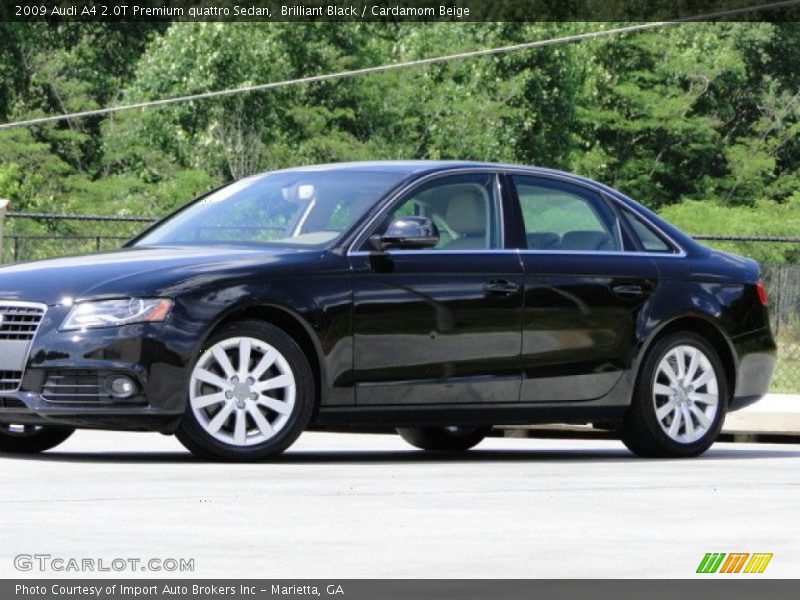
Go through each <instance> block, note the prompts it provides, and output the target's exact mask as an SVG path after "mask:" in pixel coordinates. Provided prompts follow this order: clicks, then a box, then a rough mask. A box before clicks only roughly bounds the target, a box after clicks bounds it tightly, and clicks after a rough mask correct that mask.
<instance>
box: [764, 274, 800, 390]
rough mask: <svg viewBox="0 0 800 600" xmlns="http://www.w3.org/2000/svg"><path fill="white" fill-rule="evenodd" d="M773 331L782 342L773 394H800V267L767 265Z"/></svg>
mask: <svg viewBox="0 0 800 600" xmlns="http://www.w3.org/2000/svg"><path fill="white" fill-rule="evenodd" d="M763 273H764V285H765V286H766V288H767V295H768V296H769V302H770V307H769V308H770V320H771V323H772V331H773V333H774V334H775V337H776V339H777V340H778V367H777V370H776V372H775V376H774V379H773V381H772V391H774V392H780V393H795V394H798V393H800V265H765V266H764V267H763Z"/></svg>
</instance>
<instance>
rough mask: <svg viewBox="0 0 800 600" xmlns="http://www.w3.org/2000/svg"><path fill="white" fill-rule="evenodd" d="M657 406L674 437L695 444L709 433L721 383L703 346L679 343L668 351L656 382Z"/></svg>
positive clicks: (663, 424)
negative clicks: (700, 347)
mask: <svg viewBox="0 0 800 600" xmlns="http://www.w3.org/2000/svg"><path fill="white" fill-rule="evenodd" d="M653 406H654V408H655V411H656V419H657V420H658V423H659V425H661V429H663V430H664V433H666V434H667V435H668V436H669V438H670V439H671V440H674V441H676V442H679V443H681V444H691V443H693V442H696V441H698V440H699V439H701V438H702V437H703V436H704V435H705V434H706V433H708V430H709V429H710V428H711V427H712V425H713V423H714V418H715V417H716V416H717V410H718V409H719V385H718V381H717V374H716V372H715V371H714V367H713V365H712V364H711V361H710V360H709V359H708V357H707V356H706V355H705V354H704V353H703V352H702V351H701V350H700V349H699V348H696V347H695V346H690V345H682V346H676V347H675V348H672V349H671V350H670V351H669V352H667V353H666V354H665V355H664V358H662V359H661V362H660V363H659V365H658V369H657V370H656V375H655V381H654V382H653Z"/></svg>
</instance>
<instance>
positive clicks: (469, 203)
mask: <svg viewBox="0 0 800 600" xmlns="http://www.w3.org/2000/svg"><path fill="white" fill-rule="evenodd" d="M446 220H447V224H448V225H449V226H450V228H451V229H453V230H454V231H455V232H457V233H460V234H462V235H484V234H485V233H486V201H485V200H484V198H483V194H481V193H480V192H478V191H477V190H475V191H472V190H463V191H460V192H458V193H456V194H453V196H452V197H451V198H450V201H449V202H448V203H447V216H446Z"/></svg>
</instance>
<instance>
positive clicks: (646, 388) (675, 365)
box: [621, 332, 728, 458]
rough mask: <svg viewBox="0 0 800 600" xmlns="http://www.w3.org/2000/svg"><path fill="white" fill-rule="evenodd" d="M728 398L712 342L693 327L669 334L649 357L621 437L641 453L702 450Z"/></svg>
mask: <svg viewBox="0 0 800 600" xmlns="http://www.w3.org/2000/svg"><path fill="white" fill-rule="evenodd" d="M727 400H728V384H727V380H726V377H725V370H724V369H723V367H722V362H721V361H720V358H719V355H718V354H717V352H716V350H714V348H713V347H712V346H711V344H709V343H708V342H707V341H706V340H705V339H704V338H702V337H701V336H699V335H697V334H694V333H690V332H678V333H672V334H669V335H667V336H665V337H664V338H662V339H661V340H659V341H658V342H656V344H655V345H654V346H653V348H652V349H651V350H650V351H649V352H648V354H647V357H646V358H645V361H644V364H643V365H642V368H641V370H640V372H639V375H638V377H637V381H636V386H635V388H634V394H633V399H632V402H631V407H630V409H629V410H628V414H627V415H626V417H625V420H624V422H623V424H622V431H621V433H622V441H623V442H624V444H625V445H626V446H627V447H628V449H629V450H631V451H632V452H633V453H634V454H637V455H639V456H646V457H661V458H682V457H690V456H698V455H700V454H702V453H703V452H705V451H706V450H708V449H709V448H710V447H711V445H712V444H713V443H714V441H715V440H716V439H717V436H718V435H719V432H720V429H722V422H723V420H724V418H725V411H726V409H727Z"/></svg>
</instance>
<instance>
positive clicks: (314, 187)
mask: <svg viewBox="0 0 800 600" xmlns="http://www.w3.org/2000/svg"><path fill="white" fill-rule="evenodd" d="M404 176H405V175H404V174H402V173H379V172H373V171H361V172H357V171H350V170H348V171H304V170H297V171H278V172H275V173H267V174H265V175H256V176H253V177H248V178H246V179H242V180H240V181H236V182H234V183H232V184H230V185H228V186H226V187H224V188H221V189H219V190H217V191H216V192H213V193H212V194H209V195H208V196H206V197H205V198H203V199H202V200H199V201H198V202H195V203H194V204H192V205H190V206H188V207H187V208H185V209H184V210H182V211H180V212H179V213H177V214H176V215H175V216H173V217H172V218H170V219H168V220H166V221H165V222H164V223H161V224H160V225H157V226H156V227H155V229H153V230H152V231H150V232H148V233H147V234H145V235H144V236H143V237H142V238H141V239H140V240H138V241H137V242H136V243H135V245H136V246H155V245H172V244H180V245H185V244H208V243H222V244H285V245H294V246H315V247H327V246H331V245H333V243H334V242H335V241H336V239H337V238H338V237H339V236H340V235H341V234H342V233H343V232H344V231H345V230H347V229H348V228H349V227H350V226H351V225H352V224H353V223H354V222H355V221H356V220H357V219H358V218H359V217H361V216H362V215H363V214H364V213H365V212H366V211H367V210H369V208H370V207H371V206H373V205H374V204H375V203H376V202H377V201H378V200H379V199H380V198H381V197H383V196H384V195H385V194H386V193H387V192H388V191H389V190H390V189H391V188H392V187H394V186H395V185H396V184H397V183H399V182H400V181H401V180H402V179H403V178H404Z"/></svg>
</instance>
